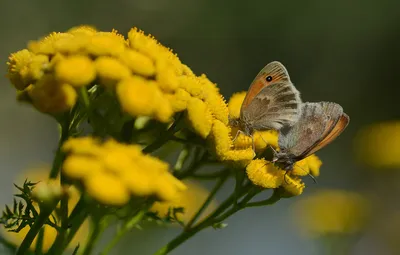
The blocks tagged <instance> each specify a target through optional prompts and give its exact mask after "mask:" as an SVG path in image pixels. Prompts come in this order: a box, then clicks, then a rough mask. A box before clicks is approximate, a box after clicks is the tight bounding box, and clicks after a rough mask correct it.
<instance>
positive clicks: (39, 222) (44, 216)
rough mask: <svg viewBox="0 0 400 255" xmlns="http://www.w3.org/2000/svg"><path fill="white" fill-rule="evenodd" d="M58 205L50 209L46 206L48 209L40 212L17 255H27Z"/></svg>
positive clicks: (45, 208) (44, 208)
mask: <svg viewBox="0 0 400 255" xmlns="http://www.w3.org/2000/svg"><path fill="white" fill-rule="evenodd" d="M56 205H57V203H55V204H54V206H49V207H47V206H46V207H43V208H42V210H40V213H39V215H38V217H37V218H36V220H35V222H34V223H33V225H32V226H31V229H29V232H28V234H26V236H25V238H24V240H23V241H22V243H21V245H20V247H19V249H18V251H17V253H16V254H17V255H22V254H26V252H27V251H28V250H29V248H30V246H31V244H32V242H33V240H34V239H35V237H36V235H37V234H38V233H39V231H40V229H41V228H42V227H43V224H44V223H45V222H46V221H47V220H48V218H49V216H50V214H51V213H52V212H53V210H54V208H55V207H56Z"/></svg>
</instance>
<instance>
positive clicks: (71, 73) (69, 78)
mask: <svg viewBox="0 0 400 255" xmlns="http://www.w3.org/2000/svg"><path fill="white" fill-rule="evenodd" d="M55 75H56V78H57V79H58V80H60V81H61V82H65V83H68V84H71V85H72V86H74V87H81V86H86V85H89V84H90V83H91V82H92V81H93V80H94V79H95V77H96V69H95V66H94V64H93V62H92V61H91V60H90V58H88V57H86V56H79V55H78V56H71V57H67V58H65V59H63V60H61V61H60V62H59V63H58V64H57V65H56V68H55Z"/></svg>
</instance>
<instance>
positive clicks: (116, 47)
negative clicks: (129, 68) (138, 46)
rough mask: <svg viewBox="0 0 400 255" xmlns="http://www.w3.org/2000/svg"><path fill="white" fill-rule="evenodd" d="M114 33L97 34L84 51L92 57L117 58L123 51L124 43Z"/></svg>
mask: <svg viewBox="0 0 400 255" xmlns="http://www.w3.org/2000/svg"><path fill="white" fill-rule="evenodd" d="M121 36H122V35H119V34H117V33H116V32H111V33H106V32H101V33H100V32H99V33H96V34H95V35H93V36H92V37H91V40H90V43H89V44H88V45H87V47H86V51H87V52H88V53H89V54H90V55H94V56H107V55H111V56H119V55H120V54H122V53H123V52H124V51H125V47H126V44H125V41H124V39H123V37H122V38H121Z"/></svg>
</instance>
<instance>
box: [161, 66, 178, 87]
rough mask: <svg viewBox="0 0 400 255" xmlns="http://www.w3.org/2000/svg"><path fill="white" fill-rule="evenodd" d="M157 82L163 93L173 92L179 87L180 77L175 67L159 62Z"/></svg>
mask: <svg viewBox="0 0 400 255" xmlns="http://www.w3.org/2000/svg"><path fill="white" fill-rule="evenodd" d="M156 70H157V75H156V80H157V82H158V84H159V86H160V88H161V89H162V90H163V91H167V92H173V91H175V90H176V89H177V88H178V86H179V80H178V76H177V74H176V73H175V71H174V69H173V66H171V65H169V62H167V61H157V64H156Z"/></svg>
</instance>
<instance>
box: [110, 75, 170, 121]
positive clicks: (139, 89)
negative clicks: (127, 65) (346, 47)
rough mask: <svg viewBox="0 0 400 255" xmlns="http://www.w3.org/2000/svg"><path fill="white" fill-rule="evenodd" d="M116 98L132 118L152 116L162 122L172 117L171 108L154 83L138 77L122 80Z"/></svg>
mask: <svg viewBox="0 0 400 255" xmlns="http://www.w3.org/2000/svg"><path fill="white" fill-rule="evenodd" d="M117 96H118V99H119V102H120V103H121V106H122V109H123V110H124V111H125V112H127V113H129V114H130V115H132V116H154V117H156V118H157V119H158V120H160V121H163V122H167V121H168V120H169V119H170V118H171V117H172V114H173V111H172V106H171V105H170V103H169V101H168V100H167V99H166V98H163V94H162V93H161V91H160V89H159V88H158V87H157V86H156V84H155V82H151V81H148V80H146V79H143V78H141V77H140V76H132V77H130V78H128V79H125V80H122V81H121V82H120V83H119V84H118V85H117Z"/></svg>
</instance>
